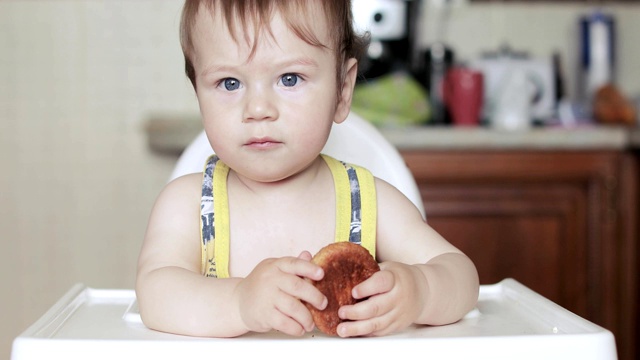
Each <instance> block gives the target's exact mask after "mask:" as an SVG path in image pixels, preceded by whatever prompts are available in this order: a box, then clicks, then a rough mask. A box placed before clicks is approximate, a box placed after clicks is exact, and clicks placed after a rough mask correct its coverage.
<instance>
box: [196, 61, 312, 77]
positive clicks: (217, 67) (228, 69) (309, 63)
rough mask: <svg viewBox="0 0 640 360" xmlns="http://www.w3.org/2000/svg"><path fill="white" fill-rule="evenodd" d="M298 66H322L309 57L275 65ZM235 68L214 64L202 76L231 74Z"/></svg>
mask: <svg viewBox="0 0 640 360" xmlns="http://www.w3.org/2000/svg"><path fill="white" fill-rule="evenodd" d="M296 65H300V66H305V67H314V68H317V67H319V66H320V65H319V64H318V62H317V61H315V60H314V59H313V58H311V57H307V56H303V57H299V58H295V59H292V60H285V61H283V62H280V63H275V66H276V67H289V66H296ZM235 68H236V66H230V65H215V64H214V65H211V66H209V67H207V68H205V69H204V70H202V72H201V73H200V76H202V77H206V76H208V75H209V74H212V73H216V72H231V71H233V70H234V69H235Z"/></svg>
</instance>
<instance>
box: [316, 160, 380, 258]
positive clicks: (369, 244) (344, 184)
mask: <svg viewBox="0 0 640 360" xmlns="http://www.w3.org/2000/svg"><path fill="white" fill-rule="evenodd" d="M322 157H323V158H324V160H325V162H326V163H327V166H329V169H330V170H331V174H332V175H333V182H334V186H335V192H336V239H335V241H336V242H341V241H349V234H350V231H351V185H350V184H349V176H348V175H347V172H346V171H345V167H344V165H343V164H342V163H341V162H340V161H338V160H336V159H334V158H332V157H330V156H327V155H322ZM349 166H351V167H353V168H354V169H355V170H356V175H357V177H358V183H359V184H360V206H361V218H362V219H361V220H362V225H361V245H362V246H364V248H365V249H367V250H368V251H369V253H370V254H371V256H373V257H374V258H375V257H376V221H377V202H376V187H375V181H374V178H373V175H372V174H371V172H370V171H369V170H367V169H365V168H362V167H360V166H356V165H351V164H349Z"/></svg>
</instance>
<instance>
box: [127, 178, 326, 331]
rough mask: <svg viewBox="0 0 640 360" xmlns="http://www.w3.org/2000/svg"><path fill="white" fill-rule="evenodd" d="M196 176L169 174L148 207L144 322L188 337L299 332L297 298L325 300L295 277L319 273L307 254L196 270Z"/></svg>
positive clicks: (141, 272)
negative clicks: (236, 273) (219, 275)
mask: <svg viewBox="0 0 640 360" xmlns="http://www.w3.org/2000/svg"><path fill="white" fill-rule="evenodd" d="M201 181H202V176H201V175H188V176H185V177H181V178H179V179H176V180H174V181H173V182H171V183H170V184H168V185H167V187H166V188H165V189H164V190H163V192H162V193H161V194H160V196H159V197H158V200H157V202H156V204H155V205H154V207H153V210H152V213H151V217H150V220H149V225H148V228H147V232H146V235H145V240H144V244H143V247H142V250H141V253H140V257H139V260H138V276H137V281H136V295H137V298H138V302H139V306H140V314H141V316H142V319H143V321H144V323H145V325H146V326H148V327H150V328H153V329H156V330H160V331H164V332H171V333H177V334H183V335H193V336H216V337H231V336H237V335H241V334H243V333H246V332H248V331H268V330H271V329H277V330H280V331H282V332H284V333H287V334H292V335H300V334H302V333H304V331H309V330H311V329H312V328H313V321H312V319H311V315H310V314H309V311H308V310H307V309H306V307H305V306H304V305H303V304H302V303H301V302H300V300H299V299H302V300H305V301H307V302H309V303H311V304H313V305H315V306H317V307H322V306H323V305H324V304H323V302H326V298H324V296H323V295H322V294H321V293H319V292H318V291H317V290H316V289H315V288H314V287H313V286H311V285H310V284H309V283H308V282H306V281H304V280H302V279H301V277H308V278H312V279H320V278H321V277H322V276H323V275H322V269H320V268H319V267H317V266H316V265H314V264H312V263H311V262H310V261H308V260H309V259H310V255H309V254H306V253H304V254H302V255H301V256H300V257H298V258H295V257H287V258H279V259H267V260H265V261H263V262H262V263H260V264H258V266H256V268H255V269H254V270H253V271H252V272H251V273H250V274H249V275H248V276H247V277H246V278H242V279H241V278H230V279H214V278H207V277H204V276H203V275H202V274H201V270H200V267H201V249H200V229H199V227H200V223H199V217H200V214H199V210H200V194H201Z"/></svg>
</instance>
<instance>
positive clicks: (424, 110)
mask: <svg viewBox="0 0 640 360" xmlns="http://www.w3.org/2000/svg"><path fill="white" fill-rule="evenodd" d="M428 99H429V97H428V95H427V91H426V90H425V89H424V88H423V87H422V86H421V85H420V83H418V82H417V81H416V80H415V79H414V78H413V77H412V76H410V75H408V74H406V73H404V72H396V73H391V74H388V75H384V76H381V77H379V78H375V79H369V80H366V81H364V82H363V83H361V84H358V85H356V87H355V89H354V92H353V99H352V102H351V110H352V111H353V112H355V113H356V114H358V115H360V116H361V117H363V118H364V119H366V120H368V121H369V122H371V123H373V124H374V125H376V126H379V127H385V126H409V125H420V124H424V123H425V122H427V120H428V119H429V116H430V107H429V100H428Z"/></svg>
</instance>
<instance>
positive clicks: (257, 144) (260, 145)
mask: <svg viewBox="0 0 640 360" xmlns="http://www.w3.org/2000/svg"><path fill="white" fill-rule="evenodd" d="M280 144H282V142H280V141H278V140H275V139H272V138H270V137H259V138H251V139H249V141H247V142H246V143H245V144H244V146H246V147H250V148H254V149H270V148H273V147H276V146H278V145H280Z"/></svg>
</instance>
